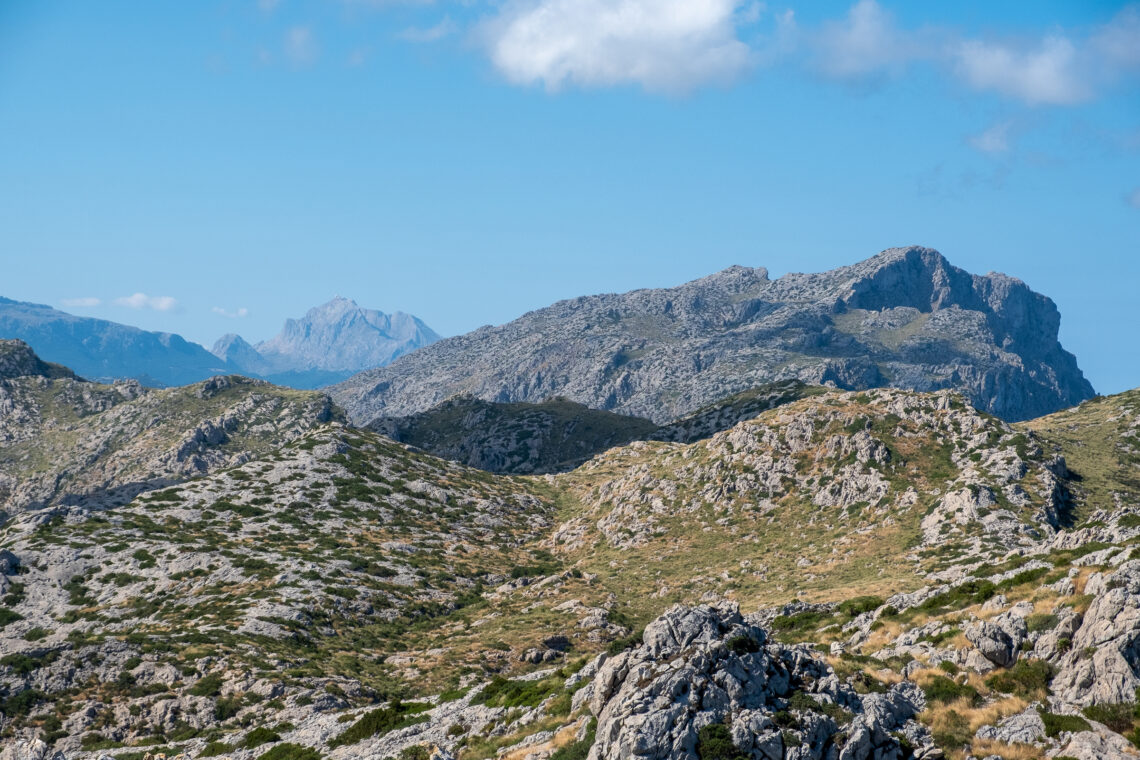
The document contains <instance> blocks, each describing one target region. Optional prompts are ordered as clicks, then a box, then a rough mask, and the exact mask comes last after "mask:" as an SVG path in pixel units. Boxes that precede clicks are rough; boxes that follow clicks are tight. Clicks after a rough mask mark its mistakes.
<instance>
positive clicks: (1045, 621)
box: [1025, 612, 1059, 633]
mask: <svg viewBox="0 0 1140 760" xmlns="http://www.w3.org/2000/svg"><path fill="white" fill-rule="evenodd" d="M1058 622H1059V618H1058V617H1057V616H1056V615H1051V614H1049V613H1047V612H1041V613H1038V614H1036V615H1030V616H1029V617H1027V618H1025V625H1026V627H1027V628H1029V632H1030V633H1034V632H1036V631H1050V630H1052V629H1054V628H1056V627H1057V623H1058Z"/></svg>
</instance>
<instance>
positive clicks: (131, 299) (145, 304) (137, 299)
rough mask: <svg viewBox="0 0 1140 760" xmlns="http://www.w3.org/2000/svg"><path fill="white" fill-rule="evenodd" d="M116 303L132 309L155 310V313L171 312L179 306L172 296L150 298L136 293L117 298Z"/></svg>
mask: <svg viewBox="0 0 1140 760" xmlns="http://www.w3.org/2000/svg"><path fill="white" fill-rule="evenodd" d="M115 303H116V304H117V305H119V306H126V307H128V308H130V309H154V310H155V311H170V310H171V309H173V308H174V307H175V306H177V305H178V301H176V300H175V299H174V298H172V297H170V296H148V295H147V294H146V293H135V294H134V295H130V296H123V297H122V298H116V299H115Z"/></svg>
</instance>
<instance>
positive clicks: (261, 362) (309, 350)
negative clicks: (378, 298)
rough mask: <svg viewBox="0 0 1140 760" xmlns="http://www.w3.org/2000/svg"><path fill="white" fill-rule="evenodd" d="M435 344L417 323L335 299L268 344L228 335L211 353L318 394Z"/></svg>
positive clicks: (412, 318)
mask: <svg viewBox="0 0 1140 760" xmlns="http://www.w3.org/2000/svg"><path fill="white" fill-rule="evenodd" d="M437 340H439V335H437V334H436V333H435V331H434V330H432V329H431V328H430V327H428V326H427V325H426V324H424V322H423V321H422V320H420V319H419V318H418V317H415V316H412V315H411V314H405V313H403V312H400V311H397V312H394V313H392V314H385V313H384V312H382V311H376V310H374V309H364V308H361V307H360V306H358V305H357V304H356V302H355V301H353V300H351V299H348V298H342V297H340V296H337V297H336V298H334V299H332V300H331V301H329V302H328V303H325V304H322V305H320V306H316V307H313V308H312V309H309V310H308V311H307V312H306V313H305V316H303V317H301V318H300V319H287V320H285V326H284V327H283V328H281V332H279V333H278V334H277V335H276V336H274V337H273V338H271V339H270V340H267V341H262V342H261V343H258V344H257V345H256V346H253V345H250V344H249V343H248V342H246V341H245V340H244V339H242V338H241V336H239V335H233V334H229V335H224V336H222V337H221V338H219V339H218V341H217V343H215V344H214V347H213V349H212V350H213V353H214V354H215V355H216V356H218V357H220V358H222V359H224V360H225V361H227V362H229V363H231V364H232V365H233V366H235V367H237V368H238V369H239V370H240V371H242V372H245V373H247V374H252V375H257V376H259V377H263V378H265V379H267V380H271V381H273V382H275V383H279V384H281V385H288V386H291V387H294V388H319V387H321V386H324V385H329V384H330V383H335V382H337V381H339V380H343V379H345V378H347V377H349V376H351V375H352V374H353V373H356V372H359V371H361V370H364V369H370V368H372V367H380V366H383V365H385V364H387V363H389V362H391V361H392V360H393V359H395V358H397V357H399V356H403V355H404V354H406V353H408V352H410V351H414V350H416V349H417V348H420V347H421V346H426V345H428V344H431V343H434V342H435V341H437Z"/></svg>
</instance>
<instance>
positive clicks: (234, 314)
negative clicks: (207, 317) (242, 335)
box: [210, 306, 249, 319]
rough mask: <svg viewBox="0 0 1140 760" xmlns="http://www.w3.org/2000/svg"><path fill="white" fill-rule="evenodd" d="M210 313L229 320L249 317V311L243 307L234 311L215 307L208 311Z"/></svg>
mask: <svg viewBox="0 0 1140 760" xmlns="http://www.w3.org/2000/svg"><path fill="white" fill-rule="evenodd" d="M210 311H212V312H214V313H215V314H220V315H221V316H223V317H228V318H229V319H240V318H242V317H245V316H248V315H249V309H247V308H245V307H244V306H242V307H240V308H237V309H234V310H233V311H230V310H229V309H225V308H222V307H221V306H215V307H213V308H212V309H210Z"/></svg>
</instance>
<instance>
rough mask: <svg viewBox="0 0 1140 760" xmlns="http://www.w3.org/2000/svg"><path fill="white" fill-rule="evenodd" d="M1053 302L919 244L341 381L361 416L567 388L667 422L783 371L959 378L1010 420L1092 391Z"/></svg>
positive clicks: (553, 326)
mask: <svg viewBox="0 0 1140 760" xmlns="http://www.w3.org/2000/svg"><path fill="white" fill-rule="evenodd" d="M1059 325H1060V314H1059V312H1058V311H1057V308H1056V306H1055V305H1054V304H1053V302H1052V301H1051V300H1050V299H1048V298H1046V297H1045V296H1043V295H1040V294H1038V293H1035V292H1034V291H1032V290H1030V289H1029V287H1028V286H1026V285H1025V284H1024V283H1023V282H1021V281H1020V280H1017V279H1015V278H1012V277H1008V276H1006V275H1002V274H992V273H991V274H987V275H974V274H970V273H969V272H966V271H965V270H962V269H959V268H957V267H955V266H953V265H952V264H950V262H949V261H947V260H946V258H945V257H944V256H942V254H940V253H939V252H937V251H935V250H933V249H930V248H923V247H919V246H910V247H905V248H891V249H888V250H885V251H883V252H881V253H880V254H878V255H876V256H873V257H871V258H869V259H867V260H865V261H861V262H859V263H857V264H854V265H851V266H847V267H840V268H838V269H833V270H830V271H828V272H821V273H813V274H798V273H795V274H786V275H784V276H782V277H779V278H777V279H775V280H772V279H769V277H768V271H767V270H766V269H763V268H756V269H750V268H747V267H741V266H735V267H730V268H728V269H725V270H724V271H721V272H717V273H715V274H713V275H710V276H708V277H704V278H701V279H698V280H694V281H692V282H689V283H685V284H683V285H680V286H677V287H675V288H662V289H646V290H635V291H632V292H629V293H624V294H605V295H595V296H584V297H581V298H576V299H572V300H568V301H560V302H558V303H555V304H553V305H551V306H549V307H547V308H544V309H538V310H536V311H532V312H530V313H528V314H525V315H523V316H522V317H520V318H519V319H516V320H514V321H513V322H509V323H507V324H505V325H500V326H498V327H484V328H480V329H479V330H476V331H475V332H472V333H468V334H467V335H463V336H459V337H456V338H450V339H447V340H443V341H440V342H439V343H436V344H435V345H433V346H430V347H428V348H426V349H422V350H420V351H417V352H416V353H415V354H412V355H411V356H408V357H402V358H400V359H398V360H397V361H395V362H393V363H392V364H391V365H389V366H387V367H382V368H380V369H376V370H370V371H367V372H364V373H361V374H360V375H357V376H355V377H353V378H351V379H349V380H346V381H345V382H343V383H341V384H339V385H337V386H334V387H333V389H332V393H333V395H334V397H335V398H336V400H337V402H338V403H339V404H341V405H342V406H343V407H344V408H345V409H346V410H348V412H349V414H350V415H352V417H353V419H354V420H356V421H357V422H367V421H369V420H371V419H373V418H375V417H377V416H382V415H383V416H406V415H409V414H414V413H416V412H420V411H424V410H426V409H429V408H431V407H432V406H434V405H435V404H438V403H439V402H441V401H443V400H444V399H447V398H449V397H451V396H454V395H456V394H469V395H471V396H475V397H477V398H481V399H484V400H487V401H498V402H518V401H527V402H537V401H541V400H543V399H545V398H548V397H550V396H556V395H560V396H565V397H566V398H569V399H571V400H573V401H576V402H578V403H582V404H585V405H587V406H590V407H593V408H595V409H605V410H609V411H616V412H620V413H622V414H630V415H636V416H643V417H648V418H650V419H652V420H653V421H655V422H658V423H661V422H665V421H667V420H669V419H672V418H676V417H679V416H682V415H684V414H687V413H688V412H691V411H693V410H694V409H697V408H699V407H701V406H704V405H705V404H708V403H711V402H713V401H715V400H717V399H720V398H724V397H725V396H728V395H730V394H733V393H737V392H740V391H743V390H746V389H748V388H752V387H755V386H759V385H763V384H765V383H769V382H775V381H782V380H792V379H795V380H800V381H803V382H805V383H810V384H832V385H835V386H837V387H840V388H845V389H857V388H869V387H878V386H893V387H899V388H908V389H913V390H924V391H932V390H939V389H943V388H954V389H957V390H960V391H962V392H963V393H965V394H966V395H967V396H968V397H969V398H970V400H971V401H972V402H973V403H974V404H976V405H977V406H978V407H979V408H981V409H983V410H985V411H988V412H990V413H993V414H997V415H999V416H1001V417H1004V418H1006V419H1010V420H1020V419H1027V418H1030V417H1035V416H1039V415H1041V414H1046V413H1049V412H1052V411H1056V410H1058V409H1062V408H1065V407H1068V406H1072V405H1073V404H1076V403H1079V402H1080V401H1082V400H1084V399H1086V398H1089V397H1090V396H1092V395H1093V389H1092V386H1091V385H1090V384H1089V383H1088V381H1087V380H1086V379H1085V378H1084V375H1083V374H1082V373H1081V371H1080V368H1079V367H1078V366H1077V362H1076V359H1075V358H1074V357H1073V356H1072V354H1070V353H1068V352H1067V351H1065V350H1064V349H1063V348H1062V347H1061V345H1060V343H1059V342H1058V339H1057V331H1058V327H1059Z"/></svg>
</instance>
